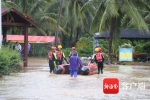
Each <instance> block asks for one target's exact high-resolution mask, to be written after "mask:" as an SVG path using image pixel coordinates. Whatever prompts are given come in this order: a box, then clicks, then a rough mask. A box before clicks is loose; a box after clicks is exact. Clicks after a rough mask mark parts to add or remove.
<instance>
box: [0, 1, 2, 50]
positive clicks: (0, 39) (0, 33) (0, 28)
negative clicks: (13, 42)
mask: <svg viewBox="0 0 150 100" xmlns="http://www.w3.org/2000/svg"><path fill="white" fill-rule="evenodd" d="M1 2H2V1H1V0H0V8H1V10H0V14H1V15H0V49H1V47H2V6H1Z"/></svg>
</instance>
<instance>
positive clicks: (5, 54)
mask: <svg viewBox="0 0 150 100" xmlns="http://www.w3.org/2000/svg"><path fill="white" fill-rule="evenodd" d="M19 62H20V54H19V53H18V52H17V51H14V50H11V49H9V48H4V47H3V48H2V49H1V50H0V73H2V74H9V73H10V72H14V71H17V70H18V64H19Z"/></svg>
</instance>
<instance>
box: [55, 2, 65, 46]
mask: <svg viewBox="0 0 150 100" xmlns="http://www.w3.org/2000/svg"><path fill="white" fill-rule="evenodd" d="M62 4H63V0H61V1H60V7H59V11H58V20H57V26H56V32H55V43H54V45H55V46H56V45H57V40H58V31H59V24H60V18H61V12H62Z"/></svg>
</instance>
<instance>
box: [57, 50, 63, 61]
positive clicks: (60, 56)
mask: <svg viewBox="0 0 150 100" xmlns="http://www.w3.org/2000/svg"><path fill="white" fill-rule="evenodd" d="M57 59H58V60H61V59H62V52H61V51H57Z"/></svg>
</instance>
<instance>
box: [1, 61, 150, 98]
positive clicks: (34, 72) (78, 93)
mask: <svg viewBox="0 0 150 100" xmlns="http://www.w3.org/2000/svg"><path fill="white" fill-rule="evenodd" d="M28 63H29V67H25V68H23V69H22V70H21V72H20V73H11V74H10V75H8V76H3V77H2V78H0V100H150V66H137V65H133V66H132V65H130V66H129V65H120V66H119V65H117V66H113V65H111V66H106V67H105V69H104V74H95V75H88V76H83V75H78V77H77V78H70V77H69V75H66V74H65V75H57V74H50V73H49V67H48V62H47V59H45V58H29V62H28ZM105 78H118V79H119V93H118V94H104V93H103V79H105Z"/></svg>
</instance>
